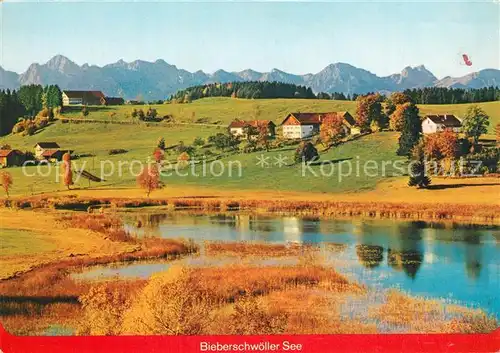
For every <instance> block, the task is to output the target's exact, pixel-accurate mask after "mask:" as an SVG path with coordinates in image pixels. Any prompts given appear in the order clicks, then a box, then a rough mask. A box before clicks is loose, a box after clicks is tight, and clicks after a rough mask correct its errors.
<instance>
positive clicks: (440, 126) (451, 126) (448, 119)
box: [422, 114, 462, 134]
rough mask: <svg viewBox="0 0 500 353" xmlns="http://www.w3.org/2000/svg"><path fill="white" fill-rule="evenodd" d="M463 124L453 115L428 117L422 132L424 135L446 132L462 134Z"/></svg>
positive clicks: (423, 124) (423, 123) (424, 121)
mask: <svg viewBox="0 0 500 353" xmlns="http://www.w3.org/2000/svg"><path fill="white" fill-rule="evenodd" d="M461 128H462V122H461V121H460V120H459V119H458V118H457V117H456V116H455V115H452V114H433V115H426V116H425V119H424V120H423V121H422V132H423V133H424V134H433V133H436V132H441V131H445V130H451V131H453V132H460V129H461Z"/></svg>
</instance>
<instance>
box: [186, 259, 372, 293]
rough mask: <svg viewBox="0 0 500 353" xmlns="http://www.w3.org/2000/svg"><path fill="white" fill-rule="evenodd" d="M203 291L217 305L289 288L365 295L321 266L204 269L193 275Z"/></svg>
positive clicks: (355, 286)
mask: <svg viewBox="0 0 500 353" xmlns="http://www.w3.org/2000/svg"><path fill="white" fill-rule="evenodd" d="M192 278H193V281H195V282H196V283H197V284H198V285H199V286H200V288H201V290H202V291H204V292H207V293H210V296H211V298H212V299H213V300H214V301H218V302H233V301H235V300H237V299H238V298H239V297H241V296H244V295H266V294H268V293H270V292H272V291H276V290H283V289H287V288H296V287H301V288H310V287H321V288H325V289H328V290H331V291H338V292H351V293H353V292H356V293H360V292H363V291H364V287H362V286H360V285H358V284H355V283H350V282H349V281H348V280H347V279H346V278H345V277H344V276H342V275H340V274H339V273H338V272H336V271H335V270H333V269H331V268H327V267H323V266H319V265H311V266H304V265H295V266H266V267H261V266H243V265H228V266H222V267H204V268H199V269H196V270H195V271H194V272H193V274H192Z"/></svg>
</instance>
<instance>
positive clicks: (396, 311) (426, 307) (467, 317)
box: [370, 290, 498, 333]
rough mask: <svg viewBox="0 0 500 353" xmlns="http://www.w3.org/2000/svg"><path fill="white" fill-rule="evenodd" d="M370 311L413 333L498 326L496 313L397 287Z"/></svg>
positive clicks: (471, 330) (484, 330)
mask: <svg viewBox="0 0 500 353" xmlns="http://www.w3.org/2000/svg"><path fill="white" fill-rule="evenodd" d="M370 315H371V316H372V317H374V318H376V319H377V320H380V321H382V322H385V323H388V324H391V325H393V326H396V327H399V328H400V330H401V331H402V332H410V333H488V332H491V331H493V330H495V329H496V328H497V326H498V323H497V321H496V319H495V318H494V317H492V316H488V315H487V314H485V313H484V312H483V311H481V310H477V309H469V308H465V307H460V306H457V305H446V304H444V303H442V302H440V301H437V300H429V299H423V298H418V297H411V296H409V295H406V294H404V293H401V292H399V291H397V290H390V291H389V292H388V293H387V298H386V303H384V304H382V305H379V306H374V307H372V308H370ZM450 316H451V318H450Z"/></svg>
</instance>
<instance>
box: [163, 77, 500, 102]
mask: <svg viewBox="0 0 500 353" xmlns="http://www.w3.org/2000/svg"><path fill="white" fill-rule="evenodd" d="M403 93H404V95H405V96H408V97H410V99H411V101H412V102H413V103H415V104H458V103H478V102H491V101H497V100H500V88H498V87H485V88H479V89H463V88H447V87H425V88H414V89H407V90H405V91H404V92H402V94H403ZM372 95H374V92H370V93H367V94H365V96H372ZM358 96H359V95H358V94H353V95H352V96H351V95H349V94H347V95H346V94H344V93H341V92H333V93H326V92H320V93H318V94H316V95H315V94H314V93H313V92H312V90H311V88H308V87H306V86H299V85H294V84H290V83H283V82H267V81H264V82H260V81H252V82H229V83H211V84H206V85H200V86H193V87H189V88H186V89H183V90H180V91H178V92H177V93H176V94H174V95H172V96H171V97H170V99H169V100H170V101H175V102H178V103H189V102H191V101H192V100H195V99H200V98H205V97H233V98H251V99H258V98H308V99H314V98H317V99H333V100H356V99H357V98H358ZM381 98H382V101H387V102H389V99H386V97H383V96H381Z"/></svg>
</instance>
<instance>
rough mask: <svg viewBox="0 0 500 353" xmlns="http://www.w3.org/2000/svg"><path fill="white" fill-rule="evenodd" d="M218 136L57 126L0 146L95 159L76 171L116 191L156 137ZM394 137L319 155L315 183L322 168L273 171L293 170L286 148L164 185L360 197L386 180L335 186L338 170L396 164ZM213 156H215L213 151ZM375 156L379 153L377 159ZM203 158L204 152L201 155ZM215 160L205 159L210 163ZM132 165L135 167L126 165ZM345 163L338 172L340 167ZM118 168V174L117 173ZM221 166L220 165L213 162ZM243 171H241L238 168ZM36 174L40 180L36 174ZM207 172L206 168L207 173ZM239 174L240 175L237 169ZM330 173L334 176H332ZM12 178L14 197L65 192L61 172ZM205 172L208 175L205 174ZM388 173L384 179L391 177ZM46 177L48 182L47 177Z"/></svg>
mask: <svg viewBox="0 0 500 353" xmlns="http://www.w3.org/2000/svg"><path fill="white" fill-rule="evenodd" d="M217 131H220V130H219V129H218V128H217V127H211V128H208V127H201V128H199V127H196V128H193V127H187V126H175V127H169V128H153V127H144V126H129V125H107V124H106V125H105V124H61V123H60V122H57V123H55V124H54V125H52V126H49V127H48V128H46V129H45V130H44V131H42V132H40V133H39V134H36V135H34V136H30V137H24V138H23V137H20V136H8V137H6V138H2V139H1V140H0V142H1V143H9V144H11V145H12V146H15V148H20V149H22V150H24V149H27V150H31V149H32V146H33V145H34V144H35V142H36V141H48V140H52V141H57V142H58V143H60V145H61V146H62V147H65V148H71V149H74V150H75V152H76V153H77V154H87V153H90V154H92V155H95V157H92V156H88V157H82V158H80V159H77V160H74V163H75V169H76V168H81V167H84V168H85V169H86V170H88V171H90V172H91V173H94V174H96V175H104V177H105V179H106V182H105V183H93V184H92V187H118V186H135V176H134V174H133V173H135V172H136V171H137V170H139V168H140V165H139V164H138V163H139V162H145V161H146V160H147V159H148V157H149V156H151V153H152V151H153V149H154V147H155V146H156V141H157V139H158V137H159V136H165V138H166V140H167V143H168V144H169V143H172V142H177V141H179V140H184V141H185V142H186V143H191V142H192V140H193V139H194V137H195V136H202V137H206V136H208V135H210V134H213V133H215V132H217ZM396 144H397V136H396V134H395V133H379V134H374V135H370V136H367V137H363V138H361V139H358V140H355V141H351V142H348V143H346V144H344V145H342V146H340V147H338V148H336V149H332V150H330V151H328V152H325V153H322V154H321V159H322V160H323V161H331V165H329V166H328V167H324V170H325V173H326V174H328V175H326V176H321V175H320V176H319V177H316V176H315V175H314V172H316V173H318V174H319V173H320V171H321V166H313V167H312V170H313V171H314V172H311V171H310V170H306V172H305V177H302V175H301V174H302V170H301V167H300V166H282V167H277V166H275V163H276V161H277V159H275V158H280V157H282V158H283V160H284V162H285V163H286V164H292V161H293V154H294V150H295V147H293V146H290V147H286V148H283V149H281V150H274V151H270V152H266V153H264V156H265V157H267V158H268V159H267V161H268V162H269V164H270V165H269V166H266V167H264V168H263V167H261V166H259V165H257V162H258V157H260V156H261V152H256V153H250V154H233V155H227V156H221V157H222V158H221V159H220V161H221V163H222V164H223V165H224V168H225V169H224V173H223V175H222V176H220V177H213V176H211V175H210V173H208V174H209V175H207V176H205V177H203V176H200V177H197V176H194V174H203V172H202V168H203V167H202V166H199V167H196V169H195V171H194V173H193V172H192V170H191V168H188V169H187V170H185V171H182V174H188V175H187V176H179V175H175V173H174V175H173V176H165V177H164V178H163V180H164V181H165V183H166V184H167V185H193V186H194V185H197V186H207V187H215V188H219V187H220V188H226V187H227V188H233V189H236V188H242V189H275V190H276V189H280V190H296V191H313V192H337V191H359V190H363V189H372V188H374V187H375V186H376V184H377V182H378V181H379V180H381V179H384V176H382V175H380V176H376V177H369V176H366V175H364V173H363V171H361V176H359V177H349V178H347V177H343V178H342V180H341V182H339V173H341V172H340V170H339V168H341V167H342V170H343V173H347V171H348V169H349V166H348V165H347V164H346V163H352V167H351V168H355V163H356V162H357V161H360V162H361V163H363V161H365V160H368V159H373V160H375V161H377V162H379V163H380V162H381V161H391V160H396V159H398V157H396V155H395V151H396ZM111 148H124V149H126V150H128V152H127V153H124V154H119V155H109V154H108V151H109V149H111ZM212 151H213V152H215V151H214V150H213V149H212ZM373 151H377V153H376V154H374V153H373ZM202 153H203V152H202ZM176 156H177V153H175V152H173V153H172V154H169V155H167V160H171V161H175V158H176ZM213 160H214V158H213V157H212V158H211V159H207V161H209V162H210V161H213ZM132 161H137V162H134V163H136V164H135V165H132V166H131V165H130V163H131V162H132ZM342 161H345V163H344V164H343V165H342V166H340V162H342ZM120 163H122V167H121V172H118V168H119V166H120ZM217 163H219V162H217ZM229 165H231V166H232V167H231V169H232V176H229ZM240 166H241V167H240ZM37 168H39V171H41V173H42V174H43V175H40V173H37ZM111 168H115V173H114V174H113V175H109V174H111ZM207 168H209V166H208V167H207ZM218 168H221V167H220V166H217V168H215V170H216V172H215V174H218V173H219V169H218ZM240 168H241V175H240V174H239V169H240ZM332 168H333V170H332ZM8 170H9V172H10V173H12V175H13V178H14V185H13V187H12V189H11V193H12V194H13V195H30V194H31V193H35V194H38V193H40V192H52V191H62V190H64V187H63V185H62V183H61V181H59V180H58V179H57V178H56V176H57V175H59V174H60V172H59V171H58V170H57V169H56V168H54V167H53V168H52V169H51V170H50V172H49V170H48V168H47V167H45V166H44V167H34V166H30V167H27V168H25V172H27V173H29V174H32V175H34V176H32V177H28V176H25V175H24V174H23V173H24V172H23V169H22V168H20V167H15V168H9V169H8ZM208 170H209V169H208ZM390 172H391V168H390V167H389V168H388V171H387V173H388V174H390ZM45 175H46V176H45ZM74 187H75V188H85V187H88V182H87V180H84V179H82V180H80V181H77V182H76V184H75V186H74Z"/></svg>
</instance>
